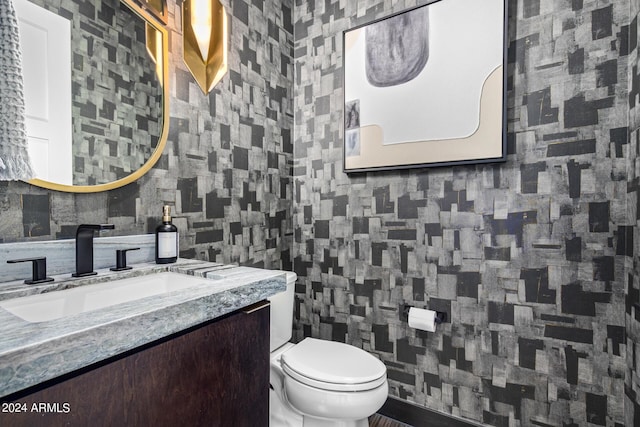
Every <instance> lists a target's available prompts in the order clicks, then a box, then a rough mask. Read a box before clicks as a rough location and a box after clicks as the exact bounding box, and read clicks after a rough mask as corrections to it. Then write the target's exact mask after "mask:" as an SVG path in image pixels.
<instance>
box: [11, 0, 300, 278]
mask: <svg viewBox="0 0 640 427" xmlns="http://www.w3.org/2000/svg"><path fill="white" fill-rule="evenodd" d="M222 3H223V5H224V6H225V8H226V10H227V14H228V16H229V23H230V29H229V31H230V38H229V40H230V47H229V72H228V73H227V75H226V76H225V77H224V78H223V79H222V81H221V82H220V83H219V84H218V85H217V86H216V88H215V89H214V90H213V91H212V92H211V93H210V94H209V95H208V96H205V95H203V94H202V92H201V91H200V89H199V88H198V86H197V85H196V83H195V82H194V81H193V79H192V77H191V75H190V74H189V73H188V71H187V68H186V66H185V65H184V63H183V62H182V59H181V58H182V37H181V34H182V29H181V23H180V21H181V19H180V5H181V3H176V1H173V0H170V1H169V2H168V9H169V14H170V22H169V25H168V28H169V30H170V91H171V101H170V102H171V105H170V108H171V117H170V120H171V123H170V135H169V140H168V142H167V146H166V148H165V151H164V154H163V156H162V158H161V159H160V160H159V162H158V164H157V165H156V166H155V167H154V168H153V169H152V170H151V171H150V172H149V173H148V174H146V175H145V176H144V177H142V178H141V179H140V180H138V181H137V182H135V183H133V184H130V185H128V186H126V187H123V188H120V189H116V190H112V191H108V192H104V193H96V194H69V193H60V192H56V191H49V190H45V189H41V188H37V187H33V186H30V185H28V184H25V183H21V182H2V183H0V215H1V217H2V221H0V241H2V242H20V241H37V240H50V239H52V238H53V239H57V238H72V237H73V236H74V235H75V229H76V226H77V225H78V224H80V223H113V224H115V227H116V228H115V230H114V231H113V232H105V233H104V235H135V234H144V233H151V232H153V230H154V229H155V227H156V225H157V224H158V222H159V221H160V217H161V215H162V205H163V204H170V205H172V206H173V207H174V209H173V213H174V214H173V217H174V223H175V224H176V225H177V227H178V229H179V230H180V255H181V256H183V257H188V258H199V259H204V260H211V261H218V262H224V263H241V264H246V265H257V266H264V267H268V268H269V267H271V268H289V269H290V268H291V266H290V264H291V262H290V259H291V257H290V252H289V248H290V246H291V236H292V232H291V223H292V222H291V203H292V184H291V172H290V169H291V162H292V157H293V154H292V152H293V149H292V141H291V131H292V123H293V107H292V104H291V99H292V92H291V91H292V81H293V62H292V34H293V27H292V22H291V19H292V9H293V5H292V4H291V2H290V1H284V2H281V1H276V0H265V1H248V0H247V1H241V0H234V1H231V0H228V1H223V2H222Z"/></svg>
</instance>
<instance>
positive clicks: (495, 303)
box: [293, 0, 640, 426]
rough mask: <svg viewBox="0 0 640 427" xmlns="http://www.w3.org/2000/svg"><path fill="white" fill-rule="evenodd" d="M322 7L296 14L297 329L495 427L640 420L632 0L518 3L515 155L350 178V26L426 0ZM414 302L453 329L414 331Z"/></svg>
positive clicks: (404, 389)
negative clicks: (630, 325)
mask: <svg viewBox="0 0 640 427" xmlns="http://www.w3.org/2000/svg"><path fill="white" fill-rule="evenodd" d="M418 3H419V4H424V3H426V2H418ZM309 4H310V3H305V4H298V5H297V6H296V9H295V19H294V22H295V24H294V26H295V32H294V39H295V44H294V49H295V68H296V84H295V87H294V105H295V113H294V117H295V127H294V136H295V138H294V168H293V174H294V177H293V179H294V200H295V202H294V206H293V209H294V213H293V229H294V246H293V256H294V269H295V271H296V272H297V273H298V275H299V280H298V284H297V287H296V312H295V318H296V334H295V335H296V339H298V340H299V339H301V338H303V337H305V336H314V337H319V338H323V339H331V340H335V341H343V342H348V343H351V344H353V345H356V346H358V347H361V348H363V349H365V350H367V351H369V352H371V353H373V354H375V355H377V356H378V357H380V359H381V360H382V361H384V363H385V364H386V366H387V369H388V375H389V379H390V393H391V395H393V396H395V397H398V398H400V399H404V400H407V401H410V402H413V403H416V404H418V405H421V406H425V407H427V408H430V409H433V410H437V411H442V412H444V413H448V414H453V415H456V416H461V417H464V418H467V419H471V420H475V421H478V422H481V423H484V424H486V425H495V426H525V425H539V426H549V425H554V426H555V425H587V424H588V423H589V424H588V425H602V426H622V425H625V423H626V425H633V424H629V423H628V418H627V419H625V410H624V395H625V372H626V370H627V366H626V361H627V359H628V353H629V348H628V344H627V341H626V325H625V316H624V314H623V313H624V310H623V307H624V304H625V286H626V283H627V280H628V279H627V276H628V275H629V273H630V270H629V269H628V266H630V265H631V263H632V261H633V259H634V258H633V254H635V253H637V252H635V251H632V250H631V247H632V246H628V245H632V242H633V240H634V236H635V235H636V233H637V231H636V230H637V228H636V227H635V224H636V222H635V220H629V210H630V209H629V208H628V205H627V188H628V183H627V166H628V161H629V152H630V151H631V150H632V149H633V150H635V149H636V147H637V145H635V143H633V144H632V145H633V147H632V146H630V142H629V137H628V135H629V128H628V116H629V107H628V105H629V96H628V95H629V94H628V92H629V91H630V90H628V88H629V87H630V85H629V84H628V77H627V69H628V66H627V61H628V59H629V51H630V46H629V43H630V41H629V34H630V32H634V31H636V30H635V28H632V27H630V26H629V21H630V19H629V3H628V1H620V2H617V1H616V2H613V1H605V2H602V1H595V0H578V1H566V0H549V1H544V2H541V1H510V2H509V5H510V16H509V45H508V82H507V85H508V87H507V89H508V101H507V103H508V153H509V154H508V160H507V162H506V163H502V164H495V165H477V166H473V165H471V166H458V167H443V168H437V169H422V170H409V171H395V172H394V171H390V172H370V173H365V174H352V175H346V174H345V173H344V172H343V170H342V135H341V132H342V127H341V124H342V123H343V122H342V111H343V109H344V108H343V78H342V72H343V69H342V57H343V48H342V31H344V30H347V29H349V28H352V27H354V26H357V25H359V24H362V23H365V22H368V21H372V20H374V19H378V18H382V17H384V16H388V15H390V14H392V13H395V12H400V11H402V10H404V9H406V8H409V7H412V6H415V5H416V2H415V1H408V0H404V1H403V0H399V1H396V2H386V1H382V0H362V1H357V2H355V1H354V2H351V1H344V0H332V1H326V2H322V3H316V4H315V8H313V7H311V6H309ZM634 34H636V33H634ZM454 54H455V53H454ZM457 54H464V52H458V53H457ZM639 124H640V123H639ZM633 135H635V133H634V134H633ZM636 136H637V135H636ZM634 209H635V207H634ZM635 237H636V239H637V236H635ZM636 264H638V262H636ZM637 277H638V275H635V278H634V279H633V281H634V285H633V286H634V289H638V283H637V282H638V280H639V279H637ZM636 292H637V291H636ZM405 304H408V305H412V306H416V307H427V308H430V309H435V310H438V311H445V312H447V313H448V318H449V319H450V320H451V322H450V323H447V324H444V325H441V327H440V328H439V329H438V330H437V331H436V332H435V333H427V332H423V331H418V330H415V329H411V328H409V327H408V324H407V319H406V317H404V315H403V313H402V306H403V305H405ZM634 348H637V350H640V348H638V347H637V344H636V347H634ZM634 351H636V350H634ZM633 354H634V356H635V354H636V353H635V352H634V353H633ZM638 354H640V352H639V353H638ZM637 360H640V359H637ZM634 366H635V365H634ZM635 375H636V377H635V378H636V382H635V386H634V389H636V390H637V384H638V382H637V373H636V374H635ZM629 394H630V392H627V395H629ZM634 396H637V394H636V395H634ZM636 407H637V406H636ZM636 419H640V418H636Z"/></svg>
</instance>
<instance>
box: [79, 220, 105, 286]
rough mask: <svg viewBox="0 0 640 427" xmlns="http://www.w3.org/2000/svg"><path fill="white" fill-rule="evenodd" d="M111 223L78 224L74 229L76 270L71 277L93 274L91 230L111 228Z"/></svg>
mask: <svg viewBox="0 0 640 427" xmlns="http://www.w3.org/2000/svg"><path fill="white" fill-rule="evenodd" d="M113 229H114V226H113V224H80V225H79V226H78V230H77V231H76V272H75V273H73V274H72V276H73V277H84V276H93V275H95V274H98V273H96V272H95V271H93V232H94V231H100V230H113Z"/></svg>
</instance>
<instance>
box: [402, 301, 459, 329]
mask: <svg viewBox="0 0 640 427" xmlns="http://www.w3.org/2000/svg"><path fill="white" fill-rule="evenodd" d="M400 307H401V308H402V320H404V321H408V320H409V309H410V308H411V307H413V306H412V305H408V304H403V305H401V306H400ZM447 320H448V317H447V312H446V311H437V310H436V324H438V325H439V324H440V323H447Z"/></svg>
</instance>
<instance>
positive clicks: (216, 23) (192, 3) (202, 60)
mask: <svg viewBox="0 0 640 427" xmlns="http://www.w3.org/2000/svg"><path fill="white" fill-rule="evenodd" d="M182 31H183V49H184V52H183V57H184V62H185V64H187V67H188V68H189V71H191V74H192V75H193V77H194V78H195V80H196V82H197V83H198V85H199V86H200V89H202V91H203V92H204V93H209V92H210V91H211V89H213V87H214V86H215V85H216V83H218V82H219V81H220V79H222V76H224V74H225V73H226V72H227V14H226V12H225V10H224V7H223V6H222V5H221V4H220V2H219V1H218V0H185V1H184V2H183V3H182Z"/></svg>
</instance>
